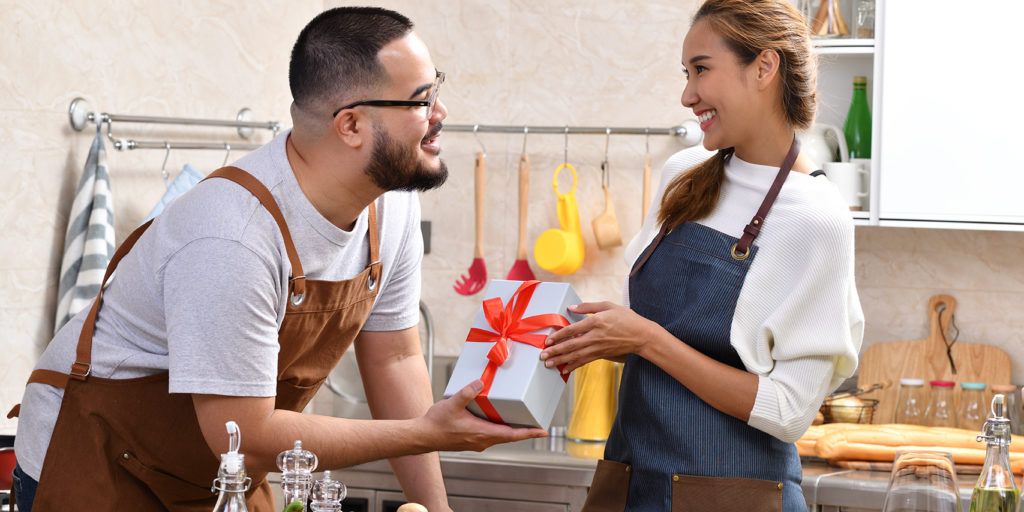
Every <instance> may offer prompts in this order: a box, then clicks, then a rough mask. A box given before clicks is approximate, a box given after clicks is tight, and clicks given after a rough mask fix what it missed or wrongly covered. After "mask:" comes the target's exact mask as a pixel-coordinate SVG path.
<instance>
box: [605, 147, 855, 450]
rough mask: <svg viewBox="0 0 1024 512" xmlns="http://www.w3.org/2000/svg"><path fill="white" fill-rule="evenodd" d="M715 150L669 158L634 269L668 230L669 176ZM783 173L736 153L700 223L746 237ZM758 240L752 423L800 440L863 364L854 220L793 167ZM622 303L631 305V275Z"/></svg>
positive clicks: (740, 304) (750, 333)
mask: <svg viewBox="0 0 1024 512" xmlns="http://www.w3.org/2000/svg"><path fill="white" fill-rule="evenodd" d="M712 155H713V153H712V152H709V151H707V150H705V149H704V148H703V147H701V146H697V147H695V148H690V149H686V150H683V151H680V152H679V153H676V154H675V155H673V156H672V157H671V158H670V159H669V160H668V162H666V163H665V167H664V168H663V170H662V173H661V183H660V185H659V187H658V193H657V194H655V197H654V200H653V201H654V202H653V204H652V207H651V209H650V212H649V213H648V215H647V218H646V219H644V224H643V227H642V228H641V230H640V233H638V234H637V235H636V237H634V238H633V240H632V241H631V242H630V243H629V246H628V247H627V248H626V251H625V255H624V256H625V259H626V263H627V264H628V265H629V266H630V267H632V266H633V263H634V262H635V261H636V259H637V258H638V257H639V256H640V254H641V253H642V252H643V250H644V249H645V248H647V246H648V245H650V243H651V241H652V240H653V239H654V236H655V235H656V234H657V232H658V230H659V229H660V227H661V226H660V225H659V223H658V221H657V215H658V205H660V204H661V198H662V196H663V195H664V193H665V188H666V186H667V185H668V183H669V182H670V181H671V180H672V178H673V177H675V176H676V175H677V174H679V173H680V172H684V171H686V170H688V169H690V168H692V167H693V166H694V165H696V164H698V163H700V162H702V161H704V160H706V159H707V158H709V157H711V156H712ZM777 173H778V168H775V167H768V166H764V165H756V164H751V163H748V162H744V161H742V160H740V159H739V158H736V157H735V156H734V157H733V158H732V159H730V161H729V163H728V164H727V165H726V169H725V182H724V183H723V185H722V192H721V196H720V198H719V201H718V204H717V206H716V207H715V210H714V211H713V212H712V213H711V215H709V216H708V217H706V218H704V219H701V220H699V221H698V222H699V223H700V224H703V225H705V226H708V227H710V228H712V229H716V230H718V231H721V232H723V233H726V234H728V235H730V236H734V237H737V238H739V237H740V235H741V234H742V233H743V227H744V226H746V225H747V223H749V222H750V219H751V218H752V217H753V216H754V214H755V213H756V212H757V209H758V207H759V206H760V205H761V201H762V200H763V199H764V196H765V194H766V193H767V192H768V188H769V187H770V186H771V183H772V181H773V180H774V178H775V175H776V174H777ZM754 244H755V245H757V246H758V251H757V254H756V255H755V257H754V261H753V263H752V264H751V266H750V270H749V271H748V272H747V276H746V278H745V280H744V282H743V288H742V289H741V290H740V294H739V297H738V299H737V303H736V312H735V314H734V316H733V320H732V331H731V343H732V346H733V347H734V348H735V349H736V352H737V353H738V354H739V356H740V359H741V360H742V361H743V364H744V366H745V367H746V369H747V371H749V372H751V373H753V374H755V375H757V376H758V386H757V398H756V399H755V400H754V408H753V409H752V410H751V411H750V420H749V421H748V424H749V425H750V426H751V427H754V428H756V429H759V430H762V431H764V432H767V433H768V434H771V435H773V436H775V437H777V438H779V439H781V440H783V441H786V442H792V441H795V440H796V439H798V438H800V436H801V435H803V433H804V432H805V431H806V430H807V427H808V426H810V424H811V421H813V419H814V415H815V413H816V412H817V410H818V407H820V405H821V401H822V399H824V397H825V396H826V395H828V393H830V392H831V391H833V390H834V389H835V388H836V387H837V386H838V385H839V383H840V382H842V381H843V379H845V378H847V377H849V376H850V375H852V374H853V372H854V370H856V368H857V354H858V352H859V351H860V345H861V340H862V338H863V334H864V314H863V312H862V311H861V307H860V299H859V298H858V296H857V288H856V285H855V283H854V268H853V220H852V218H851V216H850V212H849V210H848V209H847V208H846V206H845V202H844V201H843V199H842V197H841V196H840V195H839V192H838V191H837V190H836V188H835V186H833V185H832V183H831V182H829V181H828V180H827V179H826V178H825V177H823V176H822V177H812V176H809V175H806V174H803V173H798V172H790V174H789V176H788V177H787V178H786V183H785V184H784V185H783V187H782V190H781V191H780V193H779V197H778V199H777V200H776V201H775V204H774V205H773V206H772V208H771V210H770V211H769V212H768V216H767V217H766V218H765V222H764V226H763V227H762V229H761V233H760V235H758V237H757V239H756V240H755V241H754ZM623 301H624V303H625V304H627V305H628V304H629V279H626V286H625V290H624V292H623ZM683 341H684V342H685V341H686V340H683Z"/></svg>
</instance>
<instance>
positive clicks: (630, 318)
mask: <svg viewBox="0 0 1024 512" xmlns="http://www.w3.org/2000/svg"><path fill="white" fill-rule="evenodd" d="M569 311H571V312H573V313H580V314H587V313H592V314H591V315H590V316H588V317H587V318H584V319H583V320H580V321H579V322H576V323H574V324H571V325H568V326H566V327H563V328H561V329H559V330H558V331H555V332H554V333H552V334H551V335H550V336H548V339H547V340H546V341H545V344H546V345H547V348H545V349H544V351H543V352H541V354H540V358H541V359H542V360H543V361H544V364H545V366H547V367H549V368H551V367H555V366H559V365H561V364H565V365H566V366H565V367H564V368H563V369H562V373H569V372H571V371H573V370H575V369H576V368H579V367H580V366H583V365H585V364H587V363H589V362H591V361H594V360H596V359H616V358H620V357H621V356H624V355H626V354H635V353H639V352H640V351H641V349H642V348H643V347H644V344H646V343H647V342H648V341H649V340H651V339H652V338H653V333H654V329H655V328H658V325H657V324H656V323H654V322H652V321H650V320H648V319H646V318H644V317H642V316H640V315H638V314H637V313H636V312H634V311H633V310H632V309H629V308H627V307H623V306H620V305H618V304H612V303H611V302H585V303H583V304H580V305H578V306H569Z"/></svg>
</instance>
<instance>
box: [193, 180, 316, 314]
mask: <svg viewBox="0 0 1024 512" xmlns="http://www.w3.org/2000/svg"><path fill="white" fill-rule="evenodd" d="M210 178H224V179H227V180H231V181H233V182H235V183H237V184H239V185H241V186H242V187H244V188H245V189H246V190H248V191H249V193H251V194H252V195H254V196H256V199H259V200H260V204H262V205H263V208H265V209H266V210H267V212H268V213H270V215H271V216H272V217H274V222H276V223H277V227H278V228H279V229H280V230H281V236H282V237H283V238H284V249H285V252H286V253H287V254H288V262H289V263H291V265H292V277H291V279H290V281H291V288H292V295H296V296H300V297H305V294H306V274H305V273H304V272H303V271H302V262H301V261H299V253H298V252H297V251H296V250H295V244H294V243H293V242H292V235H291V232H290V231H288V225H287V224H285V222H284V215H283V214H282V213H281V208H279V207H278V206H277V201H275V200H274V196H273V195H271V193H270V190H267V187H266V186H264V185H263V183H261V182H260V180H258V179H256V177H254V176H253V175H252V174H249V173H247V172H245V171H243V170H242V169H239V168H238V167H221V168H220V169H217V170H216V171H213V172H212V173H210V175H209V176H207V177H206V179H210Z"/></svg>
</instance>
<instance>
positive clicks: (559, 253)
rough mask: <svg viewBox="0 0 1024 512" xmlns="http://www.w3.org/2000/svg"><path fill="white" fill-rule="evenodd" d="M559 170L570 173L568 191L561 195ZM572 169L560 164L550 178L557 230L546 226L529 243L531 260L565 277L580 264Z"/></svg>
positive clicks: (581, 255)
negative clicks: (533, 240)
mask: <svg viewBox="0 0 1024 512" xmlns="http://www.w3.org/2000/svg"><path fill="white" fill-rule="evenodd" d="M562 169H569V171H570V172H572V190H570V191H568V192H566V193H565V194H562V193H561V192H559V191H558V173H559V172H561V170H562ZM576 182H577V179H576V169H575V168H573V166H572V165H570V164H562V165H560V166H558V168H557V169H555V177H554V179H552V180H551V184H552V186H553V187H554V188H555V195H557V196H558V223H559V224H560V225H561V229H549V230H547V231H545V232H543V233H541V235H540V237H538V238H537V242H536V243H535V244H534V246H533V259H534V260H536V261H537V265H538V266H540V268H542V269H544V270H547V271H548V272H551V273H554V274H558V275H560V276H565V275H569V274H572V273H573V272H576V271H577V270H579V268H580V266H581V265H583V232H582V230H581V229H580V210H579V206H578V205H577V204H576Z"/></svg>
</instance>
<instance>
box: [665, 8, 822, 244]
mask: <svg viewBox="0 0 1024 512" xmlns="http://www.w3.org/2000/svg"><path fill="white" fill-rule="evenodd" d="M701 20H706V21H707V22H708V23H709V24H710V26H711V28H712V30H714V32H715V33H717V34H718V35H720V36H721V37H722V39H724V40H725V43H726V45H727V46H728V47H729V49H731V50H732V51H733V53H735V54H736V56H737V57H738V58H739V61H740V62H742V63H743V64H750V63H751V62H754V59H756V58H757V56H758V55H760V54H761V52H762V51H764V50H774V51H775V52H777V53H778V54H779V77H780V78H781V83H782V106H783V111H784V112H785V113H786V119H787V120H788V121H789V123H790V124H791V125H793V126H794V127H796V128H801V129H803V128H807V127H809V126H810V125H811V123H813V121H814V114H815V112H816V110H817V96H816V94H815V89H816V87H817V61H816V60H815V57H814V53H813V52H812V51H811V37H810V31H809V29H808V28H807V24H806V23H805V20H804V17H803V15H802V14H800V12H799V11H797V10H796V9H795V8H794V7H793V6H792V5H790V4H789V2H788V1H786V0H708V1H706V2H704V5H702V6H701V8H700V10H698V11H697V14H696V15H695V16H694V17H693V24H694V25H695V24H696V23H697V22H698V21H701ZM691 26H692V25H691ZM732 153H733V148H727V149H722V150H719V151H718V154H716V155H715V156H713V157H711V158H709V159H708V160H706V161H704V163H702V164H700V165H698V166H696V167H694V168H693V169H691V170H689V171H687V172H685V173H682V174H680V175H679V176H676V177H675V178H674V179H673V180H672V182H670V183H669V185H668V187H667V188H666V189H665V195H664V196H663V197H662V200H661V208H660V210H659V212H658V220H659V221H660V222H661V223H662V225H664V226H665V227H666V228H668V229H672V228H674V227H676V226H678V225H680V224H682V223H684V222H686V221H690V220H695V219H700V218H703V217H706V216H708V215H709V214H710V213H711V211H712V210H714V208H715V204H717V203H718V196H719V193H720V192H721V189H722V181H723V180H724V179H725V163H726V162H727V161H728V159H729V158H730V157H731V156H732Z"/></svg>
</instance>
